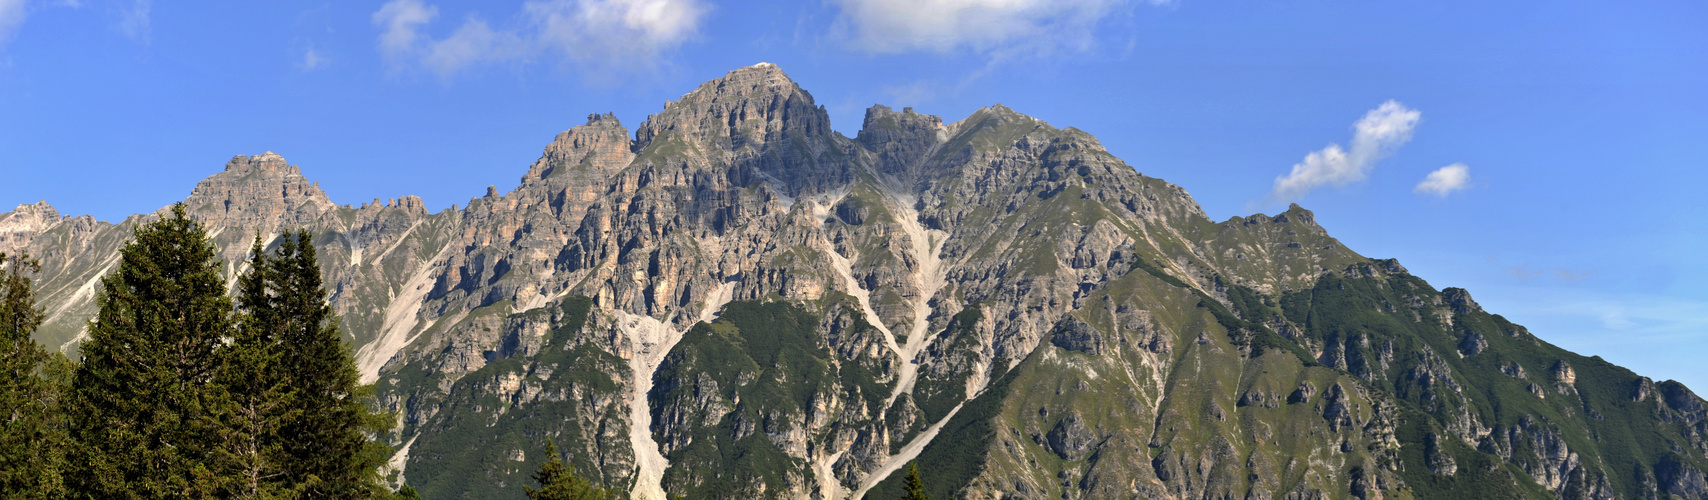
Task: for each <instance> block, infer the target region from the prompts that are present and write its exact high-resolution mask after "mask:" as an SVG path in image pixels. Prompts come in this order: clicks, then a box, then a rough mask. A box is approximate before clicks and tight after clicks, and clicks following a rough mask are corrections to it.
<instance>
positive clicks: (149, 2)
mask: <svg viewBox="0 0 1708 500" xmlns="http://www.w3.org/2000/svg"><path fill="white" fill-rule="evenodd" d="M153 10H154V1H153V0H135V1H133V2H131V4H130V7H124V8H120V9H119V32H120V33H124V35H125V36H127V37H130V39H132V40H136V41H138V42H142V43H143V44H147V43H148V41H149V37H150V35H152V34H153V23H152V22H151V21H150V20H149V14H150V12H152V11H153Z"/></svg>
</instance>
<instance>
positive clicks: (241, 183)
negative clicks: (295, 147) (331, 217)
mask: <svg viewBox="0 0 1708 500" xmlns="http://www.w3.org/2000/svg"><path fill="white" fill-rule="evenodd" d="M184 203H185V204H186V205H188V206H189V208H190V213H191V215H192V216H194V217H196V218H197V219H198V220H200V221H201V222H202V223H204V224H208V225H209V226H212V227H221V226H241V227H247V228H266V229H272V228H276V227H278V226H280V225H283V226H291V227H296V226H303V225H307V224H308V223H309V221H311V220H313V219H314V218H315V217H317V216H319V215H320V213H321V212H324V211H326V210H327V209H330V208H332V207H333V204H332V200H331V199H329V198H327V197H326V192H324V191H321V190H320V184H319V183H317V182H311V181H309V180H308V179H306V178H304V177H303V176H302V170H301V169H299V168H297V166H296V165H290V164H287V163H286V162H285V158H284V157H283V156H279V154H278V153H274V152H272V151H268V152H266V153H262V154H259V155H255V156H248V155H237V156H233V157H232V158H231V160H230V161H227V162H226V163H225V171H223V172H220V173H217V174H214V175H211V176H208V178H206V179H202V181H201V182H199V183H197V184H196V188H195V189H194V190H191V191H190V197H189V198H188V199H185V200H184Z"/></svg>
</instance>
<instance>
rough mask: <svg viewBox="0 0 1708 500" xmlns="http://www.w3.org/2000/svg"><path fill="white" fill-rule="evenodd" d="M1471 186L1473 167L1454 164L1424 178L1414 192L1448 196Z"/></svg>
mask: <svg viewBox="0 0 1708 500" xmlns="http://www.w3.org/2000/svg"><path fill="white" fill-rule="evenodd" d="M1470 185H1471V167H1468V166H1466V165H1465V164H1463V163H1454V164H1452V165H1448V166H1445V167H1441V168H1438V169H1435V171H1434V172H1430V173H1429V175H1427V176H1424V178H1423V182H1419V183H1417V187H1416V188H1413V189H1412V191H1415V192H1419V193H1429V194H1433V195H1436V196H1447V193H1451V192H1454V191H1458V190H1461V189H1465V188H1467V187H1470Z"/></svg>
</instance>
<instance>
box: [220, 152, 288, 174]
mask: <svg viewBox="0 0 1708 500" xmlns="http://www.w3.org/2000/svg"><path fill="white" fill-rule="evenodd" d="M225 171H226V172H233V171H236V172H250V171H263V172H281V171H292V172H295V171H296V167H295V166H292V165H289V164H286V163H285V157H283V156H279V154H278V153H274V152H272V151H268V152H265V153H261V154H258V155H255V156H250V155H237V156H233V157H231V161H227V162H225ZM296 173H297V174H298V175H301V172H296Z"/></svg>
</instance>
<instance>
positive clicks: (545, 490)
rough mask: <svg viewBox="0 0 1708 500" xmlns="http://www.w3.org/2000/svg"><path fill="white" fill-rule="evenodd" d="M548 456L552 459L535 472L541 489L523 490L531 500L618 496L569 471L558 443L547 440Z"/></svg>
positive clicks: (611, 499) (605, 499)
mask: <svg viewBox="0 0 1708 500" xmlns="http://www.w3.org/2000/svg"><path fill="white" fill-rule="evenodd" d="M546 456H548V457H551V458H550V459H548V460H546V463H543V464H540V470H538V471H536V472H534V482H537V483H540V489H537V490H536V489H533V488H531V487H527V486H523V487H522V489H523V491H525V492H526V493H527V494H528V498H529V499H531V500H614V499H615V498H616V495H612V494H611V492H609V491H606V490H605V489H604V488H600V487H598V486H595V485H593V484H592V483H589V482H587V481H585V480H583V479H581V478H579V477H575V473H574V472H573V471H571V470H569V466H568V465H566V464H564V463H563V458H562V457H560V456H559V455H558V452H557V443H555V442H553V441H552V440H550V439H547V440H546Z"/></svg>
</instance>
